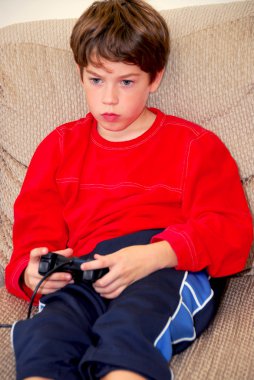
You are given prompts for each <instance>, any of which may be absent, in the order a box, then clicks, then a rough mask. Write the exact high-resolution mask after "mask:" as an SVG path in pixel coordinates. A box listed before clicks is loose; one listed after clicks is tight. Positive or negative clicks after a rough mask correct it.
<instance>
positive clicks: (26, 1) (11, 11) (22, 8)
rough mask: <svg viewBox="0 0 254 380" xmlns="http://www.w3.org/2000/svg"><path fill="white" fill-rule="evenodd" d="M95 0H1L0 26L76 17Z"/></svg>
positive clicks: (202, 0) (178, 1) (174, 2)
mask: <svg viewBox="0 0 254 380" xmlns="http://www.w3.org/2000/svg"><path fill="white" fill-rule="evenodd" d="M232 1H245V0H148V2H149V3H150V4H151V5H152V6H154V7H155V8H157V9H158V10H160V9H165V8H178V7H184V6H191V5H202V4H210V3H229V2H232ZM92 3H93V0H0V27H3V26H5V25H9V24H15V23H18V22H25V21H31V20H41V19H54V18H60V19H61V18H76V17H79V16H80V15H81V13H82V12H83V11H84V9H85V8H87V7H88V6H89V5H90V4H92Z"/></svg>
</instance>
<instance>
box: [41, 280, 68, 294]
mask: <svg viewBox="0 0 254 380" xmlns="http://www.w3.org/2000/svg"><path fill="white" fill-rule="evenodd" d="M73 282H74V281H73V280H71V281H45V282H44V283H43V284H42V285H41V286H40V290H41V291H43V289H47V290H52V291H56V290H58V289H61V288H63V287H64V286H66V285H68V284H70V283H73Z"/></svg>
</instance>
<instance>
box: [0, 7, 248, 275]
mask: <svg viewBox="0 0 254 380" xmlns="http://www.w3.org/2000/svg"><path fill="white" fill-rule="evenodd" d="M253 12H254V2H253V1H246V2H239V3H230V4H220V5H209V6H200V7H190V8H185V9H174V10H169V11H162V14H163V15H164V17H165V18H166V20H167V22H168V24H169V27H170V31H171V36H172V51H171V56H170V60H169V64H168V67H167V70H166V74H165V77H164V80H163V82H162V85H161V87H160V89H159V91H158V93H156V94H154V95H153V96H151V99H150V104H151V105H154V106H157V107H159V108H161V109H162V110H163V111H165V112H167V113H172V114H175V115H178V116H181V117H184V118H187V119H190V120H192V121H194V122H197V123H199V124H202V125H203V126H204V127H206V128H208V129H211V130H213V131H215V132H216V133H217V134H218V135H219V136H220V137H221V138H222V140H223V141H225V143H226V145H227V146H228V147H229V149H230V150H231V152H232V154H233V156H234V157H235V159H236V161H237V163H238V165H239V169H240V173H241V176H242V180H243V182H244V186H245V190H246V193H247V196H248V200H249V203H250V206H251V208H252V210H254V191H253V187H254V177H253V175H254V133H253V119H254V85H253V61H254V38H253V27H252V26H253ZM73 24H74V20H53V21H52V20H50V21H36V22H32V23H24V24H19V25H11V26H8V27H6V28H3V29H2V30H1V31H0V50H1V54H0V83H1V88H0V107H1V112H0V118H1V119H0V122H1V140H0V141H1V143H0V144H1V146H0V159H1V160H0V165H1V168H0V169H1V172H2V173H3V175H2V178H1V193H2V194H3V197H1V199H0V202H1V204H0V211H1V214H0V218H1V221H2V222H3V223H2V224H1V223H0V228H1V230H0V236H1V238H0V262H1V263H2V264H3V265H6V263H7V261H8V259H9V257H10V254H11V246H12V243H11V228H12V222H13V215H12V206H13V202H14V199H15V198H16V196H17V194H18V191H19V189H20V186H21V183H22V180H23V178H24V175H25V171H26V167H27V165H28V163H29V161H30V158H31V156H32V153H33V151H34V149H35V148H36V146H37V145H38V143H39V142H40V141H41V140H42V139H43V138H44V137H45V136H46V135H47V134H48V133H49V132H50V131H51V130H52V129H53V128H55V127H56V126H57V125H59V124H61V123H63V122H66V121H69V120H72V119H75V118H79V117H82V116H83V115H84V114H85V113H86V112H87V109H86V106H85V99H84V95H83V92H82V88H81V86H80V83H79V78H78V74H77V70H76V67H75V64H74V62H73V59H72V53H71V51H70V49H69V46H68V40H69V35H70V33H71V29H72V26H73ZM253 261H254V253H253V252H252V255H251V256H250V258H249V261H248V264H247V267H246V268H252V267H253V266H254V264H253Z"/></svg>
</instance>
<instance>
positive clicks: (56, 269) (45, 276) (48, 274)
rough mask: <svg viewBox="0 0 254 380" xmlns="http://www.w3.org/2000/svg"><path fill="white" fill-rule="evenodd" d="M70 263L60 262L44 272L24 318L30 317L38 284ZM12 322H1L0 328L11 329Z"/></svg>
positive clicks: (70, 261)
mask: <svg viewBox="0 0 254 380" xmlns="http://www.w3.org/2000/svg"><path fill="white" fill-rule="evenodd" d="M71 263H72V260H68V261H66V262H65V263H62V264H60V265H58V266H57V267H55V268H53V269H51V270H50V271H49V272H48V273H46V274H45V275H44V276H43V277H42V279H41V280H40V281H39V282H38V284H37V286H36V288H35V289H34V292H33V294H32V297H31V299H30V302H29V306H28V312H27V317H26V319H30V318H31V312H32V307H33V303H34V299H35V297H36V294H37V292H38V290H39V288H40V286H41V285H42V283H43V282H44V281H45V280H46V279H47V278H48V277H49V276H51V275H52V274H53V273H55V272H57V271H58V270H59V269H61V268H63V267H64V266H66V265H69V264H71ZM12 326H13V325H12V324H8V323H3V324H0V328H7V329H11V328H12Z"/></svg>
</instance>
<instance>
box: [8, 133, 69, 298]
mask: <svg viewBox="0 0 254 380" xmlns="http://www.w3.org/2000/svg"><path fill="white" fill-rule="evenodd" d="M60 146H61V145H60V136H59V134H58V132H57V130H56V131H54V132H52V133H51V134H50V135H49V136H48V137H46V139H45V140H44V141H43V142H42V143H41V144H40V145H39V147H38V148H37V150H36V152H35V154H34V156H33V158H32V160H31V163H30V165H29V168H28V170H27V174H26V177H25V180H24V183H23V186H22V188H21V191H20V194H19V196H18V198H17V199H16V202H15V205H14V226H13V253H12V256H11V260H10V262H9V264H8V265H7V267H6V273H5V281H6V287H7V289H8V291H9V292H10V293H12V294H14V295H16V296H18V297H20V298H23V299H25V300H29V298H30V294H29V292H28V291H27V289H26V288H25V287H22V284H21V275H22V273H23V271H24V269H25V268H26V266H27V264H28V261H29V256H30V251H31V250H32V249H34V248H39V247H48V248H49V250H57V249H58V250H59V249H63V248H65V247H66V246H67V241H68V231H67V227H66V225H65V222H64V218H63V209H62V204H61V199H60V197H59V193H58V189H57V185H56V175H57V170H58V167H59V163H60V162H61V149H60Z"/></svg>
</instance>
